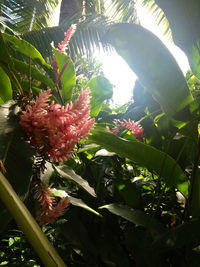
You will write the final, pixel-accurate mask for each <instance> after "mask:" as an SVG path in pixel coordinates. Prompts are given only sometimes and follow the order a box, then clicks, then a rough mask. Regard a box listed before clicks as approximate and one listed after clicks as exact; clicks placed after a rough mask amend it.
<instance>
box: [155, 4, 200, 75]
mask: <svg viewBox="0 0 200 267" xmlns="http://www.w3.org/2000/svg"><path fill="white" fill-rule="evenodd" d="M155 2H156V3H157V4H158V6H159V7H160V8H162V10H163V12H164V13H165V16H166V17H167V19H168V21H169V24H170V28H171V31H172V37H173V41H174V43H175V44H176V45H177V46H179V47H180V48H181V49H182V50H183V51H184V52H185V53H186V55H187V57H188V59H189V63H190V67H191V69H192V71H193V72H194V74H195V75H196V76H197V77H198V78H200V53H199V48H200V42H199V41H200V33H199V27H200V12H199V10H200V2H199V1H198V0H191V1H187V0H182V1H180V0H173V1H166V0H156V1H155Z"/></svg>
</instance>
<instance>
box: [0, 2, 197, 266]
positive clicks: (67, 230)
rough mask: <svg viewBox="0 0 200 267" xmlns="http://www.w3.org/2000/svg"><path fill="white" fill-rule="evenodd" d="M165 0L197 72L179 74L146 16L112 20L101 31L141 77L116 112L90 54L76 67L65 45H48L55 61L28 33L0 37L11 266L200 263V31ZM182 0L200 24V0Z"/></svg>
mask: <svg viewBox="0 0 200 267" xmlns="http://www.w3.org/2000/svg"><path fill="white" fill-rule="evenodd" d="M149 2H150V1H149ZM113 3H115V4H119V6H118V8H119V9H120V3H121V4H122V3H125V1H113ZM151 3H153V4H154V2H152V1H151ZM158 3H159V4H160V7H161V8H163V11H164V12H165V15H166V17H167V18H168V21H169V25H170V27H171V32H172V37H173V38H174V40H176V42H177V43H178V41H177V40H179V43H181V44H182V47H183V48H184V49H185V52H186V53H187V56H188V58H189V60H190V65H191V71H189V72H188V73H187V75H186V77H184V75H183V73H182V72H181V70H180V68H179V66H178V64H177V63H176V61H175V59H174V58H173V56H172V55H171V54H170V52H169V51H168V49H167V48H166V47H165V46H164V45H163V43H162V42H161V41H160V40H159V39H158V38H157V37H156V36H155V35H154V34H152V33H151V32H149V31H148V30H146V29H144V28H143V27H142V26H140V25H136V24H133V23H117V24H113V25H111V26H109V29H108V31H107V32H106V34H105V35H104V41H105V42H106V43H108V44H109V45H111V46H113V47H114V48H115V49H116V51H117V52H118V53H119V54H120V55H121V56H122V57H123V58H124V59H125V60H126V61H127V63H128V64H129V66H130V67H131V68H132V69H133V70H134V72H135V73H136V74H137V76H138V81H137V82H136V84H135V88H134V102H133V103H130V104H129V105H125V106H123V107H120V108H118V109H116V110H112V109H111V108H110V107H109V105H108V100H109V99H110V98H111V96H112V85H111V84H110V83H109V81H108V80H107V79H106V78H105V77H103V76H102V75H97V76H93V75H94V74H98V73H99V68H98V66H97V69H94V70H93V71H92V70H91V65H93V62H92V61H91V62H90V61H87V62H88V63H87V64H85V61H81V60H79V62H76V65H77V70H78V75H77V76H76V72H75V67H74V63H73V61H72V60H71V58H70V57H69V55H66V54H65V53H63V51H62V49H61V47H62V44H63V43H61V45H59V48H60V49H59V50H57V49H55V48H54V47H51V49H52V52H51V53H52V55H53V58H54V63H53V66H52V65H50V64H48V63H47V61H45V59H44V58H43V57H42V56H41V54H40V53H39V51H38V50H37V49H36V48H35V47H33V46H32V45H31V44H30V43H28V42H26V41H25V40H23V39H20V38H17V37H16V36H13V35H8V34H7V33H2V34H1V35H0V75H1V79H0V85H1V86H0V88H1V90H0V101H1V105H0V114H1V116H0V120H1V124H0V146H1V154H0V157H1V158H0V160H1V161H0V166H1V173H0V185H1V186H0V198H1V200H2V203H1V207H0V216H1V240H2V242H1V243H0V244H1V245H0V257H1V261H2V263H3V264H4V265H8V266H9V265H13V264H14V265H19V266H23V265H24V266H34V265H35V264H37V265H39V266H41V265H42V264H44V265H46V266H65V265H68V266H81V265H82V266H123V267H124V266H125V267H126V266H127V267H129V266H145V267H146V266H147V267H148V266H155V267H157V266H158V267H159V266H167V267H168V266H174V267H176V266H199V257H200V254H199V245H200V235H199V223H200V219H199V214H200V213H199V211H200V198H199V196H200V187H199V161H200V159H199V158H200V141H199V140H200V139H199V126H198V125H199V121H200V117H199V115H200V113H199V112H200V106H199V88H200V81H199V78H198V76H199V75H200V74H199V61H198V43H199V41H198V40H199V37H198V31H196V28H195V29H193V28H192V29H191V28H190V27H189V23H188V21H185V22H184V23H182V17H181V18H179V16H177V17H176V19H174V15H172V14H173V12H172V13H171V12H170V9H169V5H170V3H169V2H168V1H164V0H162V1H158ZM164 3H165V6H164ZM162 4H163V6H162ZM176 4H177V1H173V3H171V5H172V6H173V7H174V8H175V9H176ZM184 5H185V6H184V8H185V7H186V6H187V7H188V10H192V11H193V12H195V13H194V16H191V17H190V25H197V26H198V23H197V22H196V18H197V17H198V16H197V15H195V14H197V13H198V12H197V11H196V9H198V11H199V10H200V8H199V7H198V3H197V2H196V1H194V2H190V3H186V2H184ZM189 5H191V6H189ZM165 8H166V9H165ZM181 8H182V7H181ZM181 8H180V10H181ZM83 15H84V14H83ZM173 19H174V20H173ZM186 26H187V27H186ZM182 27H184V30H185V34H184V35H182V34H181V33H183V32H184V31H183V29H182ZM66 36H68V34H66ZM72 38H73V37H72ZM190 38H191V39H190ZM187 39H189V40H187ZM72 40H73V39H72ZM65 41H66V42H67V40H65ZM186 44H187V45H186ZM61 52H62V53H61ZM47 58H48V57H47ZM48 60H49V59H48ZM48 62H49V63H50V61H48ZM81 64H82V65H84V66H83V67H82V66H81ZM87 88H90V89H87ZM49 89H51V96H50V91H49ZM83 89H84V90H83ZM89 90H90V92H91V93H90V97H91V98H90V104H89V96H88V94H89ZM79 95H80V96H79ZM70 101H72V102H73V104H72V103H71V104H70V103H69V102H70ZM94 120H95V124H94V127H93V129H92V130H91V134H90V135H89V136H88V139H86V140H82V139H81V140H80V137H85V135H86V134H87V133H88V131H89V129H90V128H91V126H92V124H93V122H94ZM72 151H73V152H72ZM20 199H21V200H20ZM69 203H70V205H69ZM25 205H26V206H27V208H28V209H29V211H28V210H27V208H26V207H25ZM8 210H9V212H10V213H8ZM30 213H31V214H32V215H31V214H30ZM33 217H34V218H35V219H34V218H33ZM13 218H14V220H15V222H14V220H13ZM37 222H38V223H40V226H39V225H38V224H37ZM19 228H20V229H21V230H19ZM22 232H23V233H24V234H25V237H24V235H23V234H22ZM45 235H46V236H47V238H48V239H47V238H46V236H45ZM27 240H28V242H30V244H31V245H32V246H33V248H34V250H35V252H36V254H37V255H38V256H36V255H35V254H34V252H33V251H31V249H30V247H29V245H28V244H27ZM52 245H53V246H54V248H53V247H52ZM19 248H24V249H22V250H21V249H19ZM58 254H59V255H58ZM61 258H62V259H61Z"/></svg>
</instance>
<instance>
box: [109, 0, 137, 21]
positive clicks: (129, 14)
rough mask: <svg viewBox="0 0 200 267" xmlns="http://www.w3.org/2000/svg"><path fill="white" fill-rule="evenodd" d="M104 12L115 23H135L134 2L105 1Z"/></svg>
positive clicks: (123, 0)
mask: <svg viewBox="0 0 200 267" xmlns="http://www.w3.org/2000/svg"><path fill="white" fill-rule="evenodd" d="M106 10H107V14H108V16H110V17H111V18H112V19H113V20H114V21H116V22H129V23H135V22H136V21H137V13H136V8H135V0H111V1H106Z"/></svg>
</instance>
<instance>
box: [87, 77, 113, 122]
mask: <svg viewBox="0 0 200 267" xmlns="http://www.w3.org/2000/svg"><path fill="white" fill-rule="evenodd" d="M87 87H89V88H90V91H91V96H92V98H91V99H90V104H91V112H90V115H91V116H93V117H95V116H97V115H98V113H99V112H100V110H101V108H102V104H103V101H104V100H106V99H110V98H111V97H112V94H113V86H112V84H111V83H110V82H109V80H108V79H106V78H105V77H103V76H97V77H94V78H92V79H91V80H90V81H89V82H88V83H87Z"/></svg>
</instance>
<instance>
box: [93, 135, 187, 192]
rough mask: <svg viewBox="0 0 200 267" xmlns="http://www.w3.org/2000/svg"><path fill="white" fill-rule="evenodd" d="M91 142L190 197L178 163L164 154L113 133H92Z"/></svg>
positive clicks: (185, 179) (184, 176)
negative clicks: (147, 169) (145, 170)
mask: <svg viewBox="0 0 200 267" xmlns="http://www.w3.org/2000/svg"><path fill="white" fill-rule="evenodd" d="M89 140H90V141H91V142H93V143H96V144H99V145H101V146H103V147H104V148H105V149H107V150H108V151H110V152H115V153H117V154H118V155H119V156H120V157H125V158H129V159H130V160H132V161H134V162H135V163H138V164H141V165H142V166H145V167H146V168H149V169H150V170H151V169H152V170H154V171H155V172H156V173H157V174H158V175H160V176H161V177H163V178H164V179H165V181H166V183H167V184H168V185H169V186H175V187H176V188H177V189H178V190H179V191H180V192H181V193H182V194H183V195H184V196H187V195H188V181H187V178H186V175H185V173H184V172H183V170H182V169H181V167H180V166H179V165H178V164H177V163H176V161H175V160H174V159H173V158H172V157H170V156H169V155H167V154H165V153H164V152H162V151H160V150H158V149H156V148H154V147H152V146H150V145H146V144H143V143H142V142H139V141H129V140H125V139H122V138H119V137H117V136H115V135H113V134H111V133H108V132H103V131H92V135H91V136H89Z"/></svg>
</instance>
